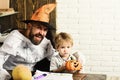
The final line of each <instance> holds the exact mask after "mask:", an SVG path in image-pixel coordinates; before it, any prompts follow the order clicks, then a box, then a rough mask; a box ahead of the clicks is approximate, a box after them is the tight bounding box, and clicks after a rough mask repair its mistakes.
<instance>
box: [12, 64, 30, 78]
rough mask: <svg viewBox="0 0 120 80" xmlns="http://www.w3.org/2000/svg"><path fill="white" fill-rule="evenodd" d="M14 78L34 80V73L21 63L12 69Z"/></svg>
mask: <svg viewBox="0 0 120 80" xmlns="http://www.w3.org/2000/svg"><path fill="white" fill-rule="evenodd" d="M12 77H13V80H32V74H31V71H30V70H29V68H28V67H26V66H24V65H22V64H19V65H17V66H16V67H15V68H14V69H13V71H12Z"/></svg>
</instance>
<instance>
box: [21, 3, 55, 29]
mask: <svg viewBox="0 0 120 80" xmlns="http://www.w3.org/2000/svg"><path fill="white" fill-rule="evenodd" d="M55 7H56V4H55V3H49V4H45V5H43V6H42V7H40V8H38V9H37V10H36V11H35V13H34V14H33V15H32V17H31V19H30V20H24V21H23V22H25V23H27V24H28V23H30V22H39V23H41V24H43V25H45V26H46V27H48V28H50V29H53V27H52V26H51V25H50V24H49V14H50V13H51V12H52V11H53V10H54V8H55Z"/></svg>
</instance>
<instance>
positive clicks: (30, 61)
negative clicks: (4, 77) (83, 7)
mask: <svg viewBox="0 0 120 80" xmlns="http://www.w3.org/2000/svg"><path fill="white" fill-rule="evenodd" d="M0 54H3V56H6V57H4V58H5V59H4V60H5V63H4V64H3V68H4V69H6V70H12V69H13V68H14V67H15V66H16V65H18V64H24V65H26V66H28V67H29V68H30V69H31V70H33V66H34V65H35V63H36V62H38V61H40V60H42V59H43V58H45V57H47V58H48V59H49V60H50V59H51V56H52V55H53V54H54V48H53V47H52V45H51V42H50V40H48V39H47V38H44V39H43V40H42V42H41V43H40V44H39V45H33V44H32V43H31V41H30V40H29V39H28V38H26V37H24V36H23V35H22V34H21V33H20V32H19V31H17V30H14V31H12V32H11V33H10V34H9V35H8V37H7V38H6V40H5V41H4V43H3V45H2V46H1V48H0Z"/></svg>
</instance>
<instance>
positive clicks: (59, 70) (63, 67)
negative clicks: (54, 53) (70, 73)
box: [51, 66, 65, 72]
mask: <svg viewBox="0 0 120 80" xmlns="http://www.w3.org/2000/svg"><path fill="white" fill-rule="evenodd" d="M64 70H65V66H61V67H59V68H58V69H55V70H51V71H52V72H62V71H64Z"/></svg>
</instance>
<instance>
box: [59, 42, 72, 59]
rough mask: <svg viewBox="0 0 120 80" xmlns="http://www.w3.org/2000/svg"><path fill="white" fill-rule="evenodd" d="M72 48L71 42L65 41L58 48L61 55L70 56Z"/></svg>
mask: <svg viewBox="0 0 120 80" xmlns="http://www.w3.org/2000/svg"><path fill="white" fill-rule="evenodd" d="M71 48H72V45H71V43H69V42H64V43H63V44H62V45H60V46H59V47H58V48H57V50H58V51H59V54H60V56H61V57H68V56H69V55H70V53H71Z"/></svg>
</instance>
